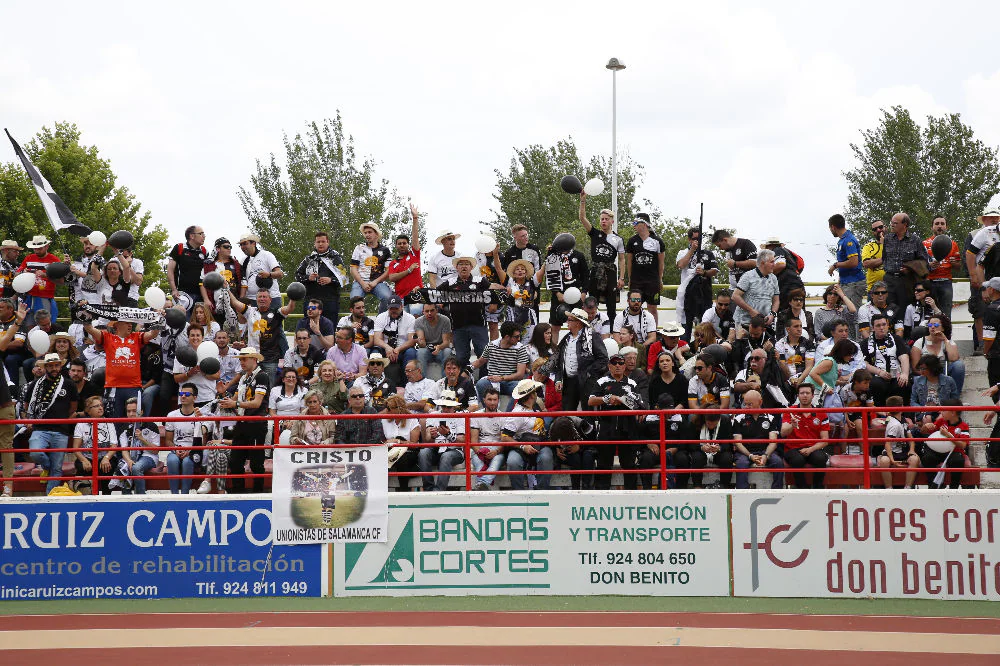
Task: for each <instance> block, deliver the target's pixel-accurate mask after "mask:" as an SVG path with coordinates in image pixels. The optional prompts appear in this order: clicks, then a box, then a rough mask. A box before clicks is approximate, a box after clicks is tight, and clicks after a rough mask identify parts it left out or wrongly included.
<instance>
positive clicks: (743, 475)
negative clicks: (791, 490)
mask: <svg viewBox="0 0 1000 666" xmlns="http://www.w3.org/2000/svg"><path fill="white" fill-rule="evenodd" d="M762 402H763V399H762V398H761V395H760V393H758V392H757V391H747V392H746V393H745V394H744V395H743V407H744V408H745V409H760V408H761V404H762ZM780 421H781V419H780V418H779V417H777V416H775V415H773V414H746V413H740V414H737V415H736V416H735V417H733V440H734V442H733V449H735V451H736V455H735V465H736V469H738V470H745V469H749V468H750V467H754V468H757V469H761V468H763V467H765V466H766V467H768V468H770V469H775V470H780V469H781V468H783V467H784V466H785V463H784V461H783V460H782V459H781V454H780V453H779V446H780V444H779V443H778V431H779V426H780ZM753 440H756V441H753ZM749 476H750V475H749V474H748V473H747V472H737V473H736V488H737V490H739V489H746V488H749V487H750V479H749ZM758 478H759V477H758ZM783 482H784V474H782V473H781V472H780V471H776V472H772V473H771V489H772V490H778V489H780V488H781V487H782V485H783Z"/></svg>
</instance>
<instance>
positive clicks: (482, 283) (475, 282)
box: [441, 275, 490, 331]
mask: <svg viewBox="0 0 1000 666" xmlns="http://www.w3.org/2000/svg"><path fill="white" fill-rule="evenodd" d="M489 289H490V283H489V282H487V281H486V280H484V279H483V278H482V277H480V276H478V275H473V276H472V277H471V278H469V280H467V281H462V280H460V279H459V278H458V276H457V275H455V276H452V278H449V279H448V281H447V282H445V283H444V284H443V285H441V290H442V291H489ZM450 317H451V329H452V330H453V331H454V330H457V329H459V328H462V327H465V326H486V306H485V305H484V304H482V303H451V314H450Z"/></svg>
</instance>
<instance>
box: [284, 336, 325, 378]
mask: <svg viewBox="0 0 1000 666" xmlns="http://www.w3.org/2000/svg"><path fill="white" fill-rule="evenodd" d="M325 360H326V354H324V353H323V351H322V350H321V349H317V348H316V347H313V346H312V345H310V346H309V350H308V351H307V352H306V353H305V356H303V355H302V354H300V353H299V352H298V351H292V363H293V365H292V366H291V367H293V368H295V371H296V372H297V373H298V375H299V379H300V380H302V381H309V380H310V379H312V378H313V375H314V374H316V368H318V367H319V364H320V363H322V362H323V361H325ZM285 367H286V368H287V367H289V366H288V365H285Z"/></svg>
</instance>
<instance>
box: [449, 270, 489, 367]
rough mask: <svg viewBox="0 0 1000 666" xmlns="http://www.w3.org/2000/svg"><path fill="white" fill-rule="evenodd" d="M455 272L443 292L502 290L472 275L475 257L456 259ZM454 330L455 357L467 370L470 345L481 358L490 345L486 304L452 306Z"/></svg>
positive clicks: (457, 304) (480, 277)
mask: <svg viewBox="0 0 1000 666" xmlns="http://www.w3.org/2000/svg"><path fill="white" fill-rule="evenodd" d="M454 264H455V268H456V269H457V270H458V272H457V273H456V274H455V275H453V276H451V277H450V278H449V279H448V282H446V283H444V284H443V285H442V286H441V288H442V289H444V290H446V291H459V292H473V291H488V290H489V289H491V288H499V285H491V284H490V283H489V282H488V281H487V280H485V279H483V277H482V276H481V275H473V274H472V269H473V268H474V267H475V264H476V260H475V259H474V258H472V257H456V258H455V260H454ZM451 326H452V332H453V334H454V340H455V355H456V356H457V357H458V361H459V363H460V364H461V365H462V366H463V367H464V366H466V365H468V364H469V358H470V357H471V354H470V353H469V347H470V345H471V347H472V351H473V353H475V354H476V356H481V355H482V353H483V350H484V349H485V348H486V345H487V344H488V343H489V334H488V333H487V332H486V306H485V304H483V303H452V304H451Z"/></svg>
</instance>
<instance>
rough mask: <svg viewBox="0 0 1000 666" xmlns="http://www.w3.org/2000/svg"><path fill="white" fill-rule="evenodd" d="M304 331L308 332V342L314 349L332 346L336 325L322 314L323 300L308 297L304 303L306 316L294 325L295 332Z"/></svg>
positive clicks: (324, 348)
mask: <svg viewBox="0 0 1000 666" xmlns="http://www.w3.org/2000/svg"><path fill="white" fill-rule="evenodd" d="M299 331H305V332H306V333H308V334H309V342H310V344H311V345H312V346H313V347H315V348H316V349H320V350H324V351H325V350H327V349H329V348H330V347H332V346H333V343H334V338H333V336H334V333H335V331H336V327H334V325H333V322H332V321H330V320H329V319H327V318H326V317H324V316H323V301H321V300H320V299H318V298H310V299H309V301H308V302H307V303H306V316H305V317H303V318H302V319H300V320H299V323H298V324H296V325H295V333H296V335H297V334H298V332H299Z"/></svg>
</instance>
